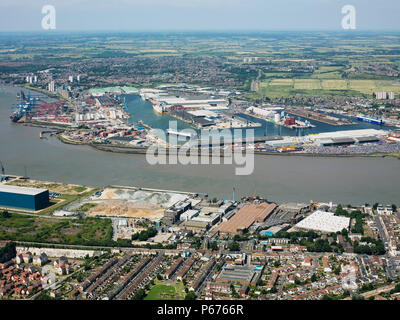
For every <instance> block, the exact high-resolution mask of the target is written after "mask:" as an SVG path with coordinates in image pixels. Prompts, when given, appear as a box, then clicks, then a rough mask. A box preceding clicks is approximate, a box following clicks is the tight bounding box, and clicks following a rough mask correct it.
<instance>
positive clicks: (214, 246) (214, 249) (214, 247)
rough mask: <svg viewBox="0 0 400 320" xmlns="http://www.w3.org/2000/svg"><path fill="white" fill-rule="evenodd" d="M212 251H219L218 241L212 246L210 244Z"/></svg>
mask: <svg viewBox="0 0 400 320" xmlns="http://www.w3.org/2000/svg"><path fill="white" fill-rule="evenodd" d="M210 249H211V250H212V251H217V250H218V243H217V241H213V242H211V244H210Z"/></svg>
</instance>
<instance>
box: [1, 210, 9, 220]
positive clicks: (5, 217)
mask: <svg viewBox="0 0 400 320" xmlns="http://www.w3.org/2000/svg"><path fill="white" fill-rule="evenodd" d="M1 217H2V218H4V219H7V218H11V213H9V212H8V211H7V210H3V211H2V212H1Z"/></svg>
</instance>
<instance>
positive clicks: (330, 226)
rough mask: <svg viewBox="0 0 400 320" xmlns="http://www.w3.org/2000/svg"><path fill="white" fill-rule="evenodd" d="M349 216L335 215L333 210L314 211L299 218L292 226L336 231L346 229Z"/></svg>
mask: <svg viewBox="0 0 400 320" xmlns="http://www.w3.org/2000/svg"><path fill="white" fill-rule="evenodd" d="M349 225H350V218H347V217H341V216H335V214H334V213H333V212H325V211H319V210H317V211H315V212H314V213H312V214H311V215H309V216H308V217H307V218H305V219H303V220H301V221H300V222H299V223H298V224H296V225H295V226H294V227H295V228H296V229H300V230H312V231H320V232H324V233H330V232H338V231H342V230H343V229H346V230H347V229H348V228H349Z"/></svg>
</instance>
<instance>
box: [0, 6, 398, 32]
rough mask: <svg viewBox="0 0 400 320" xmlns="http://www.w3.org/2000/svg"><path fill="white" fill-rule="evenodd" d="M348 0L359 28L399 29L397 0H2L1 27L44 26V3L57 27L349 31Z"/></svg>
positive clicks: (26, 28)
mask: <svg viewBox="0 0 400 320" xmlns="http://www.w3.org/2000/svg"><path fill="white" fill-rule="evenodd" d="M349 4H350V5H353V6H354V7H355V9H356V29H357V30H358V31H400V23H399V21H398V12H400V2H399V1H397V0H383V1H379V0H373V1H365V0H352V1H348V0H279V1H277V0H271V1H265V0H247V1H245V0H230V1H228V0H169V1H164V0H113V1H107V0H69V1H68V0H35V1H32V0H19V1H18V2H17V1H15V0H14V1H13V0H2V1H1V3H0V32H7V31H18V32H24V31H40V30H42V28H41V21H42V18H43V16H44V14H42V12H41V11H42V7H43V6H44V5H53V6H54V7H55V9H56V28H57V30H58V31H81V32H82V31H111V32H113V31H126V32H134V31H137V32H163V31H167V32H175V31H179V32H181V31H188V32H191V31H216V32H220V31H340V30H342V31H350V30H343V29H342V28H341V20H342V18H343V14H342V13H341V9H342V7H343V6H344V5H349Z"/></svg>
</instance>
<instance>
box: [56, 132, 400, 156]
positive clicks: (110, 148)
mask: <svg viewBox="0 0 400 320" xmlns="http://www.w3.org/2000/svg"><path fill="white" fill-rule="evenodd" d="M56 137H57V138H58V139H60V141H62V142H64V143H67V144H72V145H88V146H90V147H92V148H94V149H96V150H99V151H105V152H116V153H125V154H146V153H147V150H148V148H147V147H130V146H124V145H108V144H96V143H84V142H77V141H74V140H70V139H67V138H66V137H65V136H63V135H62V134H58V135H56ZM165 151H166V152H165V154H167V155H168V154H170V151H169V149H166V150H165ZM211 153H212V151H211V150H210V156H211V155H212V154H211ZM242 153H243V154H245V153H246V152H245V151H243V152H242ZM220 154H221V155H220V156H221V157H224V150H221V152H220ZM254 154H255V155H269V156H304V157H328V158H332V157H340V158H355V157H382V158H385V157H392V158H397V159H399V160H400V153H387V154H386V153H371V154H318V153H317V154H316V153H301V152H271V151H258V150H254Z"/></svg>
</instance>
